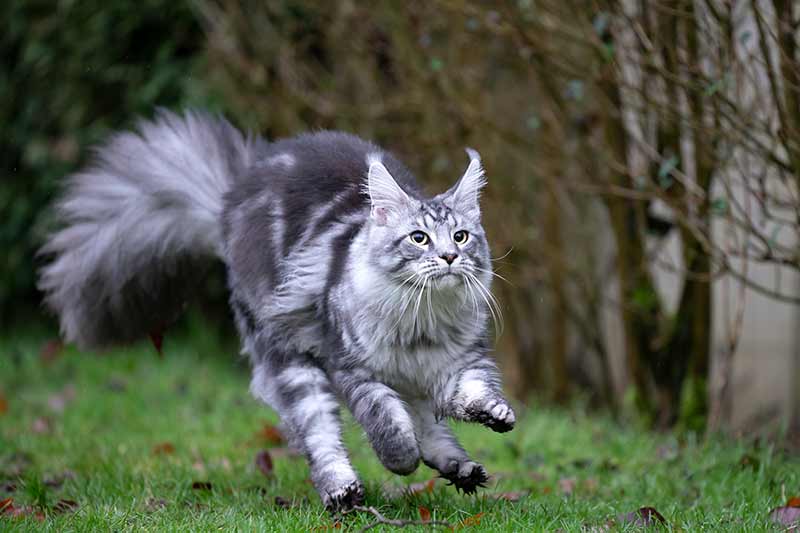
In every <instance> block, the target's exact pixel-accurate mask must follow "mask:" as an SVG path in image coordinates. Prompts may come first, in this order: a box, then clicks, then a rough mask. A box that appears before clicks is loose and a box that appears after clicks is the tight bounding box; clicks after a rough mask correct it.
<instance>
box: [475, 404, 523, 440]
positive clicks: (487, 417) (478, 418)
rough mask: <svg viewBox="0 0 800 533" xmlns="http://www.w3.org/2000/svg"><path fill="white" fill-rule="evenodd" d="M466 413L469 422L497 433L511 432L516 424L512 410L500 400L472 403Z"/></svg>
mask: <svg viewBox="0 0 800 533" xmlns="http://www.w3.org/2000/svg"><path fill="white" fill-rule="evenodd" d="M466 413H467V418H468V419H469V420H471V421H473V422H478V423H479V424H483V425H484V426H486V427H488V428H489V429H491V430H492V431H496V432H498V433H505V432H506V431H511V430H512V429H514V424H515V423H516V422H517V417H516V416H515V415H514V410H513V409H512V408H511V406H510V405H508V403H506V401H505V400H503V399H502V398H494V399H491V400H487V401H478V402H474V403H472V404H471V405H469V406H467V408H466Z"/></svg>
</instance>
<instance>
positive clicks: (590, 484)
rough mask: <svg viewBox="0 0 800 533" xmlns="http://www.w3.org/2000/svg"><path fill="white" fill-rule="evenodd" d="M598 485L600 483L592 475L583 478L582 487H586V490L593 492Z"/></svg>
mask: <svg viewBox="0 0 800 533" xmlns="http://www.w3.org/2000/svg"><path fill="white" fill-rule="evenodd" d="M599 486H600V483H599V482H598V481H597V479H595V478H593V477H590V478H586V479H585V480H583V488H584V489H586V491H587V492H595V491H596V490H597V488H598V487H599Z"/></svg>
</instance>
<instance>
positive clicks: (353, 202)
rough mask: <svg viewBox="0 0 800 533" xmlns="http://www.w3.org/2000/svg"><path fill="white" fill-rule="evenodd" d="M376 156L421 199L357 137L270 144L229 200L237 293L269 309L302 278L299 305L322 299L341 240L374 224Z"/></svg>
mask: <svg viewBox="0 0 800 533" xmlns="http://www.w3.org/2000/svg"><path fill="white" fill-rule="evenodd" d="M376 153H378V154H380V157H381V161H382V162H383V164H384V165H385V166H386V167H387V168H388V169H389V171H390V172H391V173H392V175H393V176H395V178H396V179H397V181H398V182H399V183H400V184H401V186H402V187H403V188H404V189H405V190H406V191H407V192H408V193H409V194H410V195H412V196H419V194H420V193H419V189H418V187H417V184H416V181H415V179H414V177H413V175H412V174H411V172H410V171H409V170H408V169H407V168H406V167H405V165H403V164H402V163H401V162H400V161H399V160H398V159H397V158H396V157H395V156H394V155H392V154H391V153H390V152H388V151H386V150H384V149H382V148H381V147H379V146H377V145H376V144H374V143H372V142H369V141H367V140H364V139H361V138H359V137H357V136H355V135H351V134H348V133H344V132H338V131H318V132H313V133H305V134H302V135H298V136H296V137H292V138H287V139H281V140H278V141H275V142H273V143H265V144H264V145H263V146H262V147H261V148H260V149H259V153H258V156H257V157H256V158H255V160H254V161H253V163H252V165H251V167H250V169H249V171H248V172H247V173H245V174H244V175H242V176H238V177H237V179H236V180H235V181H234V183H233V186H232V188H231V190H230V191H229V192H228V194H227V195H226V199H225V207H224V212H223V234H224V239H225V256H226V262H227V263H228V267H229V269H230V271H231V283H232V288H234V289H236V288H240V289H242V292H243V293H245V294H248V295H249V297H251V298H253V299H254V301H255V300H257V301H261V302H264V301H266V300H271V299H272V292H273V291H274V290H275V289H276V288H277V287H278V286H279V285H282V284H284V286H285V282H286V280H287V279H290V278H292V279H293V278H295V277H297V276H298V275H300V274H302V277H303V278H304V279H303V282H302V283H296V285H298V287H300V288H302V292H303V298H302V300H303V301H305V302H306V303H307V301H308V300H307V298H312V299H313V298H316V297H319V296H320V295H321V291H320V286H324V284H325V283H326V280H327V278H328V277H329V275H330V269H331V267H332V265H334V264H336V259H337V255H341V250H342V248H343V247H344V246H346V244H347V243H346V242H344V240H343V239H344V237H346V236H348V235H355V233H356V230H357V229H358V226H359V225H361V224H363V223H364V222H365V221H366V220H367V217H368V216H369V198H368V197H367V195H366V194H365V193H364V185H365V180H366V176H367V171H368V164H367V158H368V156H370V155H371V154H376ZM298 305H299V303H298Z"/></svg>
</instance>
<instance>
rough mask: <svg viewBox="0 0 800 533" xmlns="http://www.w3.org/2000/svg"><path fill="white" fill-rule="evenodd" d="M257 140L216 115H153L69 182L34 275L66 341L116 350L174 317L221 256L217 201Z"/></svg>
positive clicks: (117, 137) (120, 136)
mask: <svg viewBox="0 0 800 533" xmlns="http://www.w3.org/2000/svg"><path fill="white" fill-rule="evenodd" d="M256 142H257V141H256V140H254V139H252V138H249V137H246V136H244V135H243V134H242V133H241V132H240V131H238V130H237V129H236V128H234V127H233V126H232V125H231V124H230V123H228V122H227V121H225V120H224V119H221V118H217V117H212V116H209V115H206V114H204V113H199V112H187V113H185V114H184V115H182V116H180V115H176V114H174V113H170V112H167V111H161V112H160V113H159V114H158V115H157V117H156V118H155V119H154V120H152V121H146V120H143V121H140V122H139V123H138V125H137V128H136V132H122V133H117V134H115V135H113V136H112V137H111V138H110V140H109V141H108V142H107V143H105V144H104V145H102V146H100V147H99V148H98V149H97V150H96V154H95V158H94V161H93V163H91V164H90V165H89V166H88V167H87V168H85V169H84V170H82V171H80V172H78V173H76V174H74V175H72V176H71V177H70V178H69V181H68V184H67V188H66V191H65V192H64V194H63V196H62V197H61V199H60V200H59V201H58V202H57V204H56V205H55V214H56V217H57V219H58V221H59V222H60V223H61V229H59V230H58V231H57V232H55V233H53V234H52V235H51V236H50V237H49V238H48V240H47V242H46V243H45V245H44V246H43V247H42V250H41V254H42V255H44V256H45V257H47V258H48V260H49V263H47V264H46V266H44V268H42V270H41V272H40V278H39V288H40V289H41V290H42V291H43V292H44V293H45V303H46V305H47V306H48V307H49V308H50V309H51V310H53V311H54V312H55V313H57V314H58V316H59V319H60V323H61V332H62V335H63V336H64V337H65V339H66V340H67V341H69V342H74V343H76V344H78V345H79V346H81V347H87V348H89V347H103V346H108V345H111V344H116V343H123V342H126V341H131V340H134V339H137V338H139V337H142V336H145V335H147V334H148V333H153V332H156V331H158V330H159V329H161V328H163V327H164V326H165V325H166V324H168V323H170V322H171V321H172V320H174V319H175V318H176V317H177V315H178V314H179V313H180V311H181V310H182V308H183V306H184V303H185V301H186V299H187V297H188V296H189V295H190V294H191V293H192V292H193V291H196V290H197V288H198V287H199V285H200V282H201V281H202V278H203V276H204V274H205V273H206V272H207V270H208V268H209V267H210V266H212V265H213V263H214V258H215V256H217V257H221V254H222V235H221V222H220V217H221V213H222V206H223V196H224V194H225V193H226V191H227V190H228V189H229V187H230V185H231V183H232V182H233V180H234V179H236V177H237V176H240V175H241V174H242V173H243V172H244V170H245V169H246V168H247V167H248V166H250V164H251V162H252V159H253V157H254V156H255V146H256Z"/></svg>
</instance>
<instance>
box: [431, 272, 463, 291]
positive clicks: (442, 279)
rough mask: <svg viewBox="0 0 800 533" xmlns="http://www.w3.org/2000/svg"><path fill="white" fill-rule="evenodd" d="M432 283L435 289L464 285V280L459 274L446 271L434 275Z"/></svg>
mask: <svg viewBox="0 0 800 533" xmlns="http://www.w3.org/2000/svg"><path fill="white" fill-rule="evenodd" d="M431 282H432V283H433V286H434V287H455V286H456V285H460V284H461V283H463V278H462V277H461V275H460V274H459V273H457V272H453V271H452V270H445V271H444V272H438V273H437V274H434V275H433V276H432V278H431Z"/></svg>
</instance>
